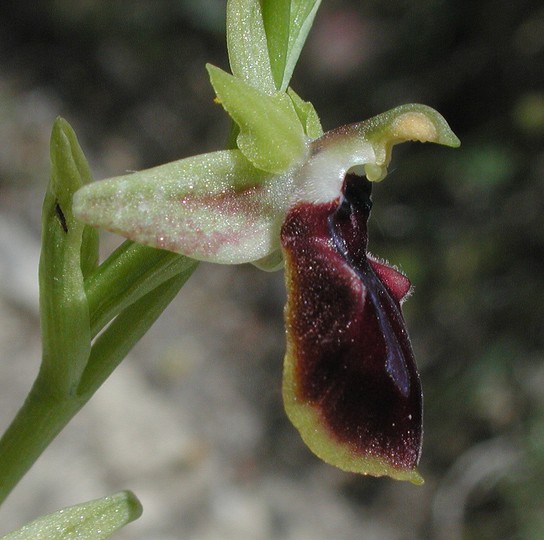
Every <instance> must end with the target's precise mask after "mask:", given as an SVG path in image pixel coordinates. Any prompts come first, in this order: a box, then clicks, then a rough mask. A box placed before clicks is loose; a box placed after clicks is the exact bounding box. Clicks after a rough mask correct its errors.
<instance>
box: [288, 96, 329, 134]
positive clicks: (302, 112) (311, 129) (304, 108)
mask: <svg viewBox="0 0 544 540" xmlns="http://www.w3.org/2000/svg"><path fill="white" fill-rule="evenodd" d="M287 94H288V95H289V97H290V98H291V101H292V102H293V107H295V111H296V112H297V115H298V118H299V120H300V123H301V124H302V126H303V127H304V133H306V135H308V137H309V138H310V139H312V140H314V139H318V138H319V137H321V135H323V128H322V127H321V122H320V121H319V116H318V115H317V112H316V110H315V108H314V106H313V105H312V104H311V103H310V102H309V101H304V100H303V99H302V98H301V97H300V96H299V95H298V94H297V93H296V92H295V91H294V90H293V89H292V88H288V89H287Z"/></svg>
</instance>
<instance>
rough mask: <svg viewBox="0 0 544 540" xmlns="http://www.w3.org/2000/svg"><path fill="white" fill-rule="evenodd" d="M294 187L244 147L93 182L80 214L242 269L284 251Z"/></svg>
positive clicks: (78, 202) (84, 192)
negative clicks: (249, 155) (259, 166)
mask: <svg viewBox="0 0 544 540" xmlns="http://www.w3.org/2000/svg"><path fill="white" fill-rule="evenodd" d="M286 97H287V96H286ZM287 99H288V98H287ZM297 122H298V120H297ZM299 125H300V124H299ZM292 187H293V186H292V178H291V177H289V176H288V175H285V176H283V177H276V176H273V175H271V174H269V173H265V172H264V171H262V170H259V169H256V168H255V167H254V166H253V164H252V163H251V162H250V161H248V160H247V159H246V158H245V157H244V155H243V154H242V152H241V151H240V150H222V151H218V152H211V153H209V154H201V155H199V156H193V157H190V158H186V159H182V160H179V161H174V162H172V163H167V164H165V165H161V166H159V167H154V168H152V169H147V170H145V171H140V172H136V173H133V174H129V175H126V176H120V177H117V178H110V179H107V180H102V181H100V182H94V183H93V184H90V185H88V186H85V187H84V188H83V189H81V190H79V191H78V193H77V194H76V195H75V197H74V212H75V213H76V215H77V217H78V219H81V220H82V221H83V222H84V223H88V224H90V225H93V226H95V227H101V228H104V229H106V230H109V231H111V232H114V233H118V234H121V235H123V236H125V237H127V238H129V239H130V240H133V241H135V242H138V243H141V244H144V245H146V246H151V247H155V248H159V249H166V250H169V251H173V252H175V253H181V254H183V255H186V256H187V257H191V258H193V259H198V260H205V261H209V262H216V263H223V264H240V263H244V262H252V261H255V260H257V259H261V258H262V257H266V256H267V255H268V254H269V253H271V252H272V251H274V250H275V249H277V248H278V247H279V228H280V227H281V222H282V220H283V216H284V215H285V212H286V210H287V206H288V204H289V200H290V195H291V191H292Z"/></svg>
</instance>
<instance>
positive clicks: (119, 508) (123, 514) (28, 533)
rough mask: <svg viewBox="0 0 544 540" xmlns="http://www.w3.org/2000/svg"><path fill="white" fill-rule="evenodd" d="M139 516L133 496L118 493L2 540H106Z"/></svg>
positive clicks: (39, 521)
mask: <svg viewBox="0 0 544 540" xmlns="http://www.w3.org/2000/svg"><path fill="white" fill-rule="evenodd" d="M141 515H142V505H141V504H140V501H139V500H138V499H137V498H136V496H135V495H134V494H133V493H132V492H130V491H121V492H119V493H115V494H114V495H110V496H108V497H103V498H102V499H96V500H94V501H89V502H86V503H82V504H78V505H76V506H71V507H69V508H64V509H62V510H59V511H58V512H54V513H53V514H48V515H46V516H42V517H40V518H38V519H36V520H35V521H33V522H32V523H29V524H27V525H25V526H24V527H22V528H21V529H19V530H17V531H13V532H12V533H9V534H7V535H6V536H4V537H2V540H35V539H36V538H40V539H41V540H105V539H106V538H109V537H110V536H111V535H112V534H113V533H114V532H115V531H117V530H118V529H120V528H121V527H123V526H124V525H126V524H127V523H130V522H131V521H134V520H135V519H138V518H139V517H140V516H141Z"/></svg>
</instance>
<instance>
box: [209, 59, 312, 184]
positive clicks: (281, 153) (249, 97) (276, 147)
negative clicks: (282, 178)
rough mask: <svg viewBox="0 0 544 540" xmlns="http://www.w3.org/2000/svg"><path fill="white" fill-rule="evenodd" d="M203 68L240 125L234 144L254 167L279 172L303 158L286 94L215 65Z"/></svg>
mask: <svg viewBox="0 0 544 540" xmlns="http://www.w3.org/2000/svg"><path fill="white" fill-rule="evenodd" d="M206 68H207V70H208V73H209V75H210V81H211V83H212V86H213V88H214V90H215V93H216V94H217V98H218V100H219V102H220V103H221V105H222V106H223V108H224V109H225V110H226V111H227V113H228V114H229V115H230V116H231V118H232V119H233V120H234V121H235V122H236V123H237V124H238V126H239V128H240V134H239V135H238V137H237V144H238V148H239V149H240V151H241V152H242V153H243V154H244V155H245V157H246V158H247V159H249V161H251V162H252V163H253V165H254V166H255V167H257V169H260V170H262V171H266V172H270V173H273V174H281V173H283V172H285V171H287V170H288V169H290V168H292V167H294V166H296V165H298V164H300V163H302V162H303V161H304V159H305V158H306V156H307V154H308V143H307V137H306V135H305V133H304V129H303V126H302V124H301V122H300V120H299V116H298V114H297V112H296V111H295V108H294V106H293V102H292V101H291V99H290V98H289V96H287V95H286V94H285V93H276V94H274V95H267V94H265V93H263V92H261V91H259V90H257V89H256V88H254V87H253V86H251V85H249V84H248V83H246V82H245V81H243V80H241V79H238V78H237V77H234V76H232V75H230V74H229V73H227V72H225V71H223V70H222V69H219V68H218V67H215V66H212V65H210V64H208V65H207V66H206Z"/></svg>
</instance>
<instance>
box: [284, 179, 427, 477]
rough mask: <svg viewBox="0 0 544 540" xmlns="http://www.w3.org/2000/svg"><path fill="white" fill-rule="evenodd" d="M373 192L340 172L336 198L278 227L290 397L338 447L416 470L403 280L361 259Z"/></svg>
mask: <svg viewBox="0 0 544 540" xmlns="http://www.w3.org/2000/svg"><path fill="white" fill-rule="evenodd" d="M370 188H371V183H370V182H368V181H367V180H366V179H364V178H361V177H357V176H354V175H347V177H346V179H345V183H344V189H343V196H342V198H341V200H340V201H335V202H334V203H330V204H321V205H312V204H307V203H302V204H299V205H298V206H296V207H294V208H293V209H292V210H291V211H290V212H289V214H288V216H287V219H286V221H285V223H284V225H283V228H282V234H281V239H282V244H283V247H284V249H285V250H286V252H287V253H286V255H287V256H286V260H287V262H288V264H287V272H288V273H289V275H288V281H289V282H290V283H291V287H290V291H289V299H288V307H287V326H288V332H290V333H291V338H292V340H293V343H294V346H295V351H296V360H295V361H296V368H295V378H296V388H297V391H298V393H299V395H298V396H297V399H300V400H303V401H304V402H306V403H309V404H311V406H312V407H314V408H315V409H316V410H318V411H319V417H320V418H321V419H322V421H323V422H324V423H325V425H326V427H327V432H328V433H330V436H331V438H333V439H335V440H337V441H338V442H339V443H342V444H347V445H349V446H350V447H351V448H352V449H353V451H354V452H357V453H360V454H362V455H373V456H377V457H381V458H383V459H385V460H387V461H388V462H389V463H391V465H393V466H394V467H397V468H407V469H413V468H415V466H416V465H417V462H418V460H419V455H420V449H421V437H422V394H421V385H420V380H419V375H418V373H417V368H416V364H415V359H414V354H413V351H412V347H411V344H410V340H409V337H408V333H407V330H406V324H405V321H404V318H403V316H402V313H401V308H400V302H401V300H402V298H403V297H404V296H405V294H406V293H407V291H408V289H409V282H408V280H407V279H406V278H405V277H404V276H402V275H401V274H400V273H399V272H397V271H396V270H395V269H394V268H391V267H390V266H388V265H386V264H385V263H381V262H378V261H375V260H373V259H372V258H370V257H369V256H368V255H367V244H368V232H367V222H368V218H369V215H370V209H371V206H372V205H371V200H370Z"/></svg>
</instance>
